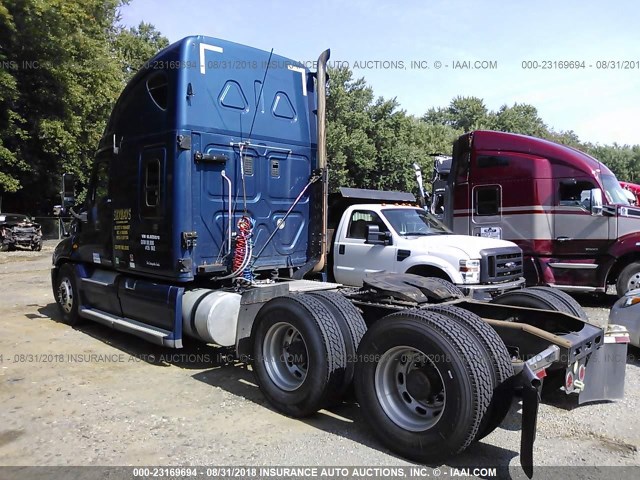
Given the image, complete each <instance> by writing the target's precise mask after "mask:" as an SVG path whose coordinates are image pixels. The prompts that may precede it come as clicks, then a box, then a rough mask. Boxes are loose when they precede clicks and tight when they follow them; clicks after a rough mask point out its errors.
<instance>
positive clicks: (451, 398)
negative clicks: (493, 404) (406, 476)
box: [354, 310, 492, 462]
mask: <svg viewBox="0 0 640 480" xmlns="http://www.w3.org/2000/svg"><path fill="white" fill-rule="evenodd" d="M489 369H490V366H489V365H488V364H487V362H486V361H485V359H484V356H483V355H482V352H481V348H480V346H479V345H478V343H477V340H476V339H475V338H474V337H473V335H472V334H471V333H470V332H468V331H467V330H466V329H465V328H463V327H461V326H460V325H459V324H458V323H457V322H456V321H454V320H452V319H450V318H447V317H446V316H443V315H441V314H439V313H436V312H429V311H424V310H407V311H403V312H399V313H395V314H392V315H388V316H387V317H385V318H383V319H381V320H379V321H378V322H376V323H375V324H374V325H373V326H372V327H371V328H370V329H369V330H368V331H367V333H366V334H365V335H364V337H363V339H362V342H361V343H360V348H359V349H358V363H357V366H356V375H355V379H354V383H355V390H356V397H357V399H358V403H359V404H360V408H361V409H362V411H363V417H364V418H365V419H367V422H368V423H369V426H370V427H371V429H372V430H373V432H374V433H375V434H376V436H377V437H378V439H379V440H380V441H381V442H382V443H383V444H384V445H385V446H386V447H387V448H389V449H390V450H392V451H394V452H396V453H399V454H400V455H402V456H405V457H407V458H410V459H412V460H416V461H420V462H434V461H441V460H443V459H444V458H446V457H447V456H449V455H452V454H455V453H458V452H460V451H462V450H464V449H465V448H466V447H467V446H468V445H470V444H471V442H472V441H473V439H474V438H475V436H476V435H477V433H478V429H479V427H480V423H481V420H482V417H483V416H484V414H485V412H486V411H487V408H488V406H489V402H490V400H491V394H492V392H491V387H492V385H491V375H490V373H491V372H490V370H489Z"/></svg>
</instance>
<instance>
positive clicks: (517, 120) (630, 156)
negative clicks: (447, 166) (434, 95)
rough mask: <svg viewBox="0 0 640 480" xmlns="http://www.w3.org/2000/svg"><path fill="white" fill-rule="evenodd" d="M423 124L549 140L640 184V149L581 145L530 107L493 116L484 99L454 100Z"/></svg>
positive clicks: (431, 111)
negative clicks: (584, 153) (590, 156)
mask: <svg viewBox="0 0 640 480" xmlns="http://www.w3.org/2000/svg"><path fill="white" fill-rule="evenodd" d="M422 121H423V122H424V123H425V124H427V125H429V126H434V127H435V126H440V127H442V128H451V127H453V128H455V129H458V130H459V131H465V132H469V131H472V130H477V129H484V128H487V129H490V130H499V131H503V132H511V133H519V134H523V135H531V136H534V137H540V138H546V139H548V140H551V141H553V142H557V143H561V144H563V145H568V146H570V147H573V148H577V149H579V150H582V151H583V152H586V153H588V154H589V155H592V156H593V157H595V158H596V159H598V160H600V161H601V162H602V163H604V164H605V165H606V166H607V167H609V168H610V169H611V171H613V173H615V174H616V176H617V177H618V179H619V180H626V181H629V182H634V183H637V182H640V145H634V146H633V147H631V146H628V145H624V146H621V145H617V144H615V143H614V144H613V145H593V144H591V143H584V142H581V141H580V139H579V138H578V136H577V135H576V133H575V132H573V131H571V130H570V131H564V132H556V131H554V130H552V129H550V128H549V127H548V126H547V125H546V124H545V123H544V121H543V120H542V118H540V116H539V115H538V110H537V109H536V108H535V107H534V106H533V105H528V104H526V103H515V104H513V106H508V105H503V106H501V107H500V108H499V109H498V111H496V112H493V111H489V110H487V108H486V107H485V105H484V102H483V101H482V99H480V98H477V97H459V96H458V97H456V98H454V99H453V100H451V103H450V104H449V106H448V107H437V108H434V107H432V108H429V110H427V112H426V113H425V114H424V116H423V117H422ZM442 137H443V136H440V137H439V138H442ZM436 138H438V137H436ZM450 151H451V147H450V143H449V148H448V149H445V150H443V152H444V153H447V154H448V153H450Z"/></svg>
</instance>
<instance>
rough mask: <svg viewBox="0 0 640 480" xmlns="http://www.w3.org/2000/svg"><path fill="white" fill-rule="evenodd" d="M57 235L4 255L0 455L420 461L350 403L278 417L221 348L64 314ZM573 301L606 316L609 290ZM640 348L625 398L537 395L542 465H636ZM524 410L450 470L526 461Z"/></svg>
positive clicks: (33, 460) (129, 461)
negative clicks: (58, 291) (372, 428)
mask: <svg viewBox="0 0 640 480" xmlns="http://www.w3.org/2000/svg"><path fill="white" fill-rule="evenodd" d="M55 243H56V242H46V243H45V246H44V249H43V251H42V252H27V251H17V252H3V253H0V276H1V277H0V278H2V279H3V281H4V285H5V288H4V289H3V290H2V291H0V305H2V307H3V315H2V317H1V318H0V401H1V403H2V412H3V415H2V420H3V421H2V424H0V465H254V466H259V465H288V466H291V465H321V466H339V465H350V466H356V465H362V466H396V465H412V464H411V463H409V462H407V461H406V460H404V459H402V458H399V457H397V456H395V455H394V454H392V453H390V452H388V451H386V450H385V449H383V448H382V447H381V446H380V445H379V443H378V442H377V441H376V440H375V439H374V438H373V437H372V436H371V434H370V432H369V431H368V429H367V427H366V425H365V423H364V421H363V419H362V418H360V417H361V415H360V412H359V408H358V407H357V405H355V404H352V403H351V404H343V405H341V406H339V407H336V408H335V409H332V410H331V411H322V412H320V413H318V414H317V415H315V416H313V417H311V418H308V419H305V420H294V419H290V418H287V417H284V416H282V415H280V414H278V413H277V412H275V411H274V410H272V409H271V408H270V406H269V405H268V404H267V403H266V401H265V399H264V397H263V396H262V395H261V393H260V391H259V390H258V388H257V387H256V385H255V383H254V379H253V376H252V373H251V371H250V370H249V368H248V367H246V366H245V365H242V364H235V363H228V362H227V361H226V360H227V357H226V354H227V352H226V351H224V350H220V349H216V348H213V347H210V346H204V345H200V344H191V345H187V347H186V348H185V349H183V350H170V349H164V348H161V347H157V346H154V345H151V344H148V343H145V342H143V341H142V340H138V339H136V338H135V337H132V336H129V335H126V334H123V333H119V332H115V331H111V330H109V329H107V328H106V327H103V326H101V325H98V324H92V323H87V324H84V325H83V326H81V327H79V328H77V329H73V328H70V327H68V326H66V325H64V324H63V323H61V322H60V316H59V314H58V312H57V309H56V307H55V304H54V300H53V296H52V293H51V287H50V276H49V268H50V262H51V260H50V259H51V252H52V250H53V247H54V245H55ZM578 301H580V302H581V303H582V304H583V305H584V306H585V307H586V310H587V312H588V314H589V316H590V318H591V319H592V321H594V322H595V323H599V324H603V323H605V322H606V320H607V316H608V308H609V307H610V306H611V304H612V303H613V298H612V297H605V298H599V299H596V298H594V297H589V296H584V297H579V298H578ZM639 353H640V352H639V351H638V350H637V349H635V348H630V350H629V357H628V363H627V380H626V381H627V383H626V396H625V399H624V400H622V401H619V402H613V403H608V402H602V403H597V404H594V405H588V406H581V407H577V406H576V404H575V401H574V400H575V399H574V397H568V396H566V395H564V394H562V393H558V395H554V396H553V398H552V399H551V400H549V401H545V403H543V404H542V405H541V407H540V414H539V417H538V434H537V439H536V445H535V461H536V464H537V465H584V466H594V465H634V466H637V465H639V458H638V453H637V450H638V446H640V433H638V432H640V428H639V427H640V417H639V416H638V415H637V412H638V410H639V406H640V405H639V402H638V392H639V391H640V361H639V360H638V355H639ZM520 417H521V411H520V404H519V403H518V402H514V405H513V407H512V410H511V412H510V415H509V416H508V417H507V419H506V420H505V422H504V423H503V425H502V426H501V427H500V428H498V429H497V430H496V431H495V432H493V433H492V434H491V435H489V436H488V437H487V438H485V439H483V440H482V441H481V442H479V443H477V444H475V445H474V446H472V447H471V448H469V450H468V451H467V452H465V453H464V454H462V455H460V456H458V457H456V458H455V459H453V460H451V461H450V462H448V463H447V464H445V465H443V466H442V468H444V469H448V468H450V467H461V466H468V465H472V466H498V467H499V468H500V469H501V470H500V471H502V472H503V473H505V472H507V473H508V471H507V470H506V469H507V467H517V466H519V456H518V455H519V454H518V450H519V444H520V422H521V420H520ZM513 471H514V470H512V472H513ZM512 474H513V473H512Z"/></svg>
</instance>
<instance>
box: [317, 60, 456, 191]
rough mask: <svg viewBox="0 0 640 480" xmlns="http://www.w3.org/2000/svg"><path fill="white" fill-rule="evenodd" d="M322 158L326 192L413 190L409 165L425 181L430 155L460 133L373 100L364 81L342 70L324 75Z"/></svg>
mask: <svg viewBox="0 0 640 480" xmlns="http://www.w3.org/2000/svg"><path fill="white" fill-rule="evenodd" d="M329 75H330V78H331V81H330V85H329V95H328V97H327V153H328V160H329V167H330V189H331V190H332V191H335V190H336V189H337V188H338V187H340V186H347V187H358V188H371V189H385V190H405V191H407V190H408V191H415V190H416V188H417V185H416V180H415V171H414V168H413V164H414V162H415V163H418V164H419V165H420V166H421V167H422V169H423V172H424V173H425V174H426V176H427V177H428V176H429V175H430V173H431V170H432V168H433V159H432V157H431V154H433V153H443V152H448V151H450V150H451V143H452V142H453V140H454V139H455V138H456V137H457V136H458V135H459V134H460V133H462V131H461V130H456V129H454V128H453V127H450V126H442V125H436V124H426V123H424V122H421V121H419V120H418V119H416V118H415V117H413V116H411V115H408V114H407V113H406V112H405V111H404V110H401V109H399V104H398V102H397V101H396V99H391V100H386V99H384V98H378V99H375V98H374V95H373V91H372V89H371V87H369V86H367V84H366V82H365V80H364V79H363V78H360V79H357V80H354V79H353V74H352V72H351V71H350V70H349V69H348V68H345V67H342V68H333V69H330V70H329Z"/></svg>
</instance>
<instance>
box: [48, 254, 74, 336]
mask: <svg viewBox="0 0 640 480" xmlns="http://www.w3.org/2000/svg"><path fill="white" fill-rule="evenodd" d="M53 290H54V291H53V293H54V296H55V299H56V303H57V304H58V308H59V309H60V313H61V314H62V321H63V322H64V323H66V324H67V325H71V326H74V325H77V324H78V322H79V321H80V316H79V315H78V302H79V300H80V298H79V296H78V287H77V279H76V274H75V271H74V268H73V264H71V263H65V264H64V265H62V267H60V271H59V272H58V275H57V276H56V283H55V285H54V289H53Z"/></svg>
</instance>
